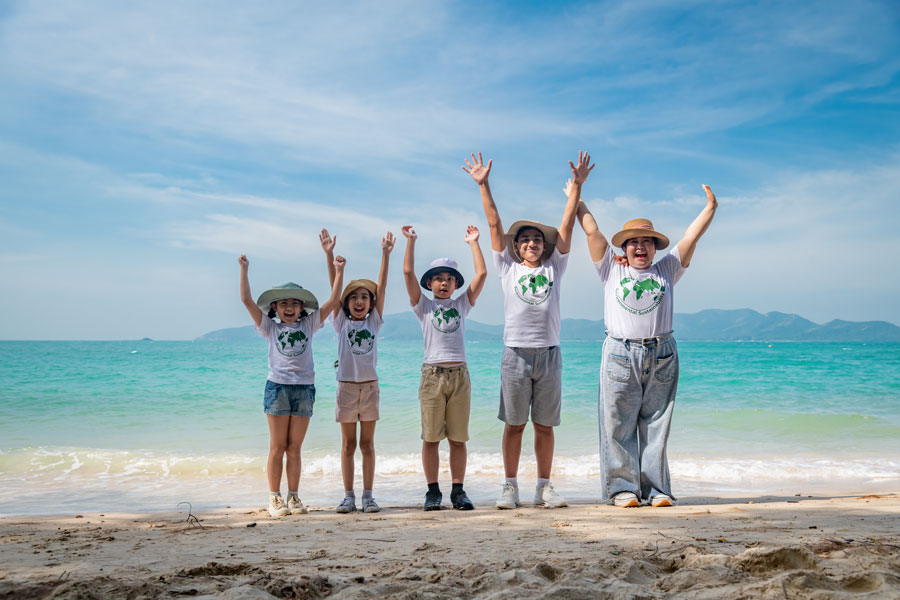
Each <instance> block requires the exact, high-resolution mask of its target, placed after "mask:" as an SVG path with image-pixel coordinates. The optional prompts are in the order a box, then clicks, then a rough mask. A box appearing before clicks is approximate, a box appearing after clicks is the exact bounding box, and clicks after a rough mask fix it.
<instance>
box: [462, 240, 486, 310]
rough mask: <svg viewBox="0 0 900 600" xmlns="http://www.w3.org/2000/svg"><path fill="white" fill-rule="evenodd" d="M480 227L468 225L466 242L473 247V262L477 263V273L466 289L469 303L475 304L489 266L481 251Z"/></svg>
mask: <svg viewBox="0 0 900 600" xmlns="http://www.w3.org/2000/svg"><path fill="white" fill-rule="evenodd" d="M479 235H480V234H479V232H478V228H477V227H475V226H474V225H469V226H468V227H466V238H465V239H466V243H467V244H468V245H469V247H471V248H472V262H474V263H475V275H474V276H473V277H472V281H470V282H469V287H468V289H466V295H467V296H468V297H469V304H471V305H472V306H475V300H477V299H478V294H480V293H481V290H482V288H484V280H485V279H487V267H486V266H485V264H484V254H482V252H481V244H479V243H478V236H479Z"/></svg>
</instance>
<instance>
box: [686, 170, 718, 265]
mask: <svg viewBox="0 0 900 600" xmlns="http://www.w3.org/2000/svg"><path fill="white" fill-rule="evenodd" d="M703 191H705V192H706V206H705V207H704V208H703V210H701V211H700V214H699V215H697V218H696V219H694V222H693V223H691V224H690V226H689V227H688V228H687V231H685V232H684V237H683V238H681V241H680V242H678V254H680V255H681V266H683V267H687V266H688V265H690V264H691V258H692V257H693V256H694V250H695V249H696V248H697V242H698V241H699V240H700V237H701V236H702V235H703V234H704V233H706V230H707V229H709V224H710V223H712V220H713V217H714V216H715V215H716V208H718V206H719V203H718V201H717V200H716V195H715V194H713V192H712V190H711V189H709V186H708V185H704V186H703Z"/></svg>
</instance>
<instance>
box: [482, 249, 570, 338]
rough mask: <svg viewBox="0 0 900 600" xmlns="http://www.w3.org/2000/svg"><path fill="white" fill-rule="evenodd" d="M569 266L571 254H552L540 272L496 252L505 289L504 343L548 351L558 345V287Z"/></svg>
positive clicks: (501, 280) (506, 254) (505, 252)
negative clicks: (550, 347)
mask: <svg viewBox="0 0 900 600" xmlns="http://www.w3.org/2000/svg"><path fill="white" fill-rule="evenodd" d="M568 262H569V255H568V254H560V252H559V250H558V249H557V248H553V254H551V255H550V257H549V258H548V259H547V260H545V261H543V262H542V263H541V266H539V267H537V268H534V269H532V268H530V267H526V266H525V265H523V264H522V263H519V262H516V261H515V260H514V259H513V258H512V257H511V256H510V255H509V250H507V249H506V248H504V249H503V252H497V251H496V250H495V251H494V266H495V267H497V273H498V274H499V275H500V285H501V287H502V288H503V310H504V313H505V315H506V325H505V327H504V328H503V343H504V344H505V345H506V346H509V347H511V348H547V347H549V346H558V345H559V286H560V284H561V283H562V276H563V273H565V272H566V265H567V264H568Z"/></svg>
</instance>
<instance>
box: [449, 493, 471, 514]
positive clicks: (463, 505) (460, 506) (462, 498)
mask: <svg viewBox="0 0 900 600" xmlns="http://www.w3.org/2000/svg"><path fill="white" fill-rule="evenodd" d="M450 502H452V503H453V508H455V509H456V510H473V509H474V508H475V505H474V504H472V501H471V500H469V496H468V495H467V494H466V492H465V490H459V492H458V493H453V492H451V493H450Z"/></svg>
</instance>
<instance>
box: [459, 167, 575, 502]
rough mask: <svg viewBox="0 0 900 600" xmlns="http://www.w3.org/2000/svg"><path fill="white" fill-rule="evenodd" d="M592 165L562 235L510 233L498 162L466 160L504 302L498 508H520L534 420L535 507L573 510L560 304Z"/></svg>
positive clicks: (529, 229)
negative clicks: (523, 461) (564, 446)
mask: <svg viewBox="0 0 900 600" xmlns="http://www.w3.org/2000/svg"><path fill="white" fill-rule="evenodd" d="M590 161H591V157H590V156H589V155H588V154H587V153H584V152H579V153H578V165H577V166H576V165H574V164H572V163H571V162H570V163H569V167H570V169H571V171H572V177H573V179H574V180H575V185H573V186H572V187H573V191H572V193H571V194H569V198H568V202H567V203H566V207H565V209H564V210H563V217H562V223H561V224H560V226H559V230H557V229H555V228H553V227H550V226H548V225H544V224H541V223H537V222H535V221H516V222H515V223H513V225H512V227H510V228H509V231H504V230H503V224H502V223H501V222H500V213H499V212H498V210H497V205H496V204H494V198H493V196H492V195H491V188H490V186H489V185H488V175H489V174H490V171H491V164H492V161H490V160H489V161H488V163H487V164H486V165H485V164H484V161H483V160H482V158H481V154H480V153H479V154H478V157H477V158H476V157H475V155H474V154H472V161H471V162H469V160H468V159H466V165H465V166H464V167H463V170H464V171H466V172H467V173H468V174H469V175H471V176H472V179H474V180H475V183H477V184H478V188H479V190H480V191H481V202H482V206H483V208H484V214H485V216H486V217H487V221H488V225H489V227H490V231H491V248H493V250H494V265H495V266H496V267H497V272H498V275H499V276H500V285H501V288H502V289H503V296H504V302H503V309H504V314H505V326H504V329H503V345H504V349H503V359H502V362H501V366H500V410H499V414H498V418H499V419H500V420H501V421H503V422H504V423H505V425H504V429H503V441H502V450H503V468H504V471H505V474H506V480H505V482H504V485H503V491H502V492H501V495H500V498H499V499H498V500H497V508H505V509H510V508H516V507H517V506H520V503H519V484H518V478H517V473H518V470H519V456H520V454H521V451H522V435H523V433H524V431H525V426H526V425H527V424H528V421H529V418H530V420H531V423H532V427H533V429H534V454H535V458H536V459H537V476H538V480H537V487H536V489H535V494H534V505H535V506H542V507H545V508H559V507H563V506H566V501H565V500H564V499H563V497H562V496H561V495H560V494H558V493H557V492H556V490H555V489H554V488H553V485H551V484H550V471H551V469H552V467H553V451H554V442H555V437H554V431H553V428H554V427H556V426H558V425H559V424H560V422H561V421H560V412H561V406H562V391H561V387H562V356H561V355H560V351H559V327H560V315H559V297H560V284H561V282H562V276H563V274H564V273H565V272H566V266H567V264H568V260H569V249H570V247H571V245H572V229H573V228H574V226H575V209H576V206H577V203H578V194H579V193H580V191H581V185H582V184H583V183H584V181H585V180H586V179H587V177H588V174H589V173H590V171H591V169H592V168H593V166H588V165H590Z"/></svg>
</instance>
